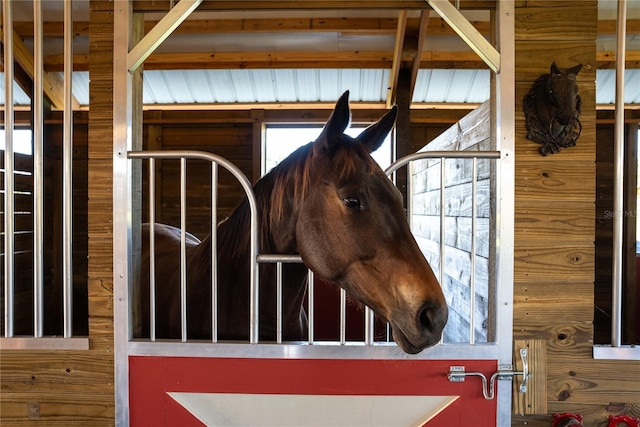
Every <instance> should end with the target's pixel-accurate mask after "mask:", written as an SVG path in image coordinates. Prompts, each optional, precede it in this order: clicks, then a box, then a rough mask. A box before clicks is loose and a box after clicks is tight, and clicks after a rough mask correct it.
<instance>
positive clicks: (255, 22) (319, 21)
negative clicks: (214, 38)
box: [13, 17, 640, 39]
mask: <svg viewBox="0 0 640 427" xmlns="http://www.w3.org/2000/svg"><path fill="white" fill-rule="evenodd" d="M157 23H158V21H145V23H144V26H145V33H148V32H149V31H150V30H151V29H152V28H153V27H154V26H155V25H156V24H157ZM472 24H473V26H474V27H475V28H476V29H477V30H478V31H479V32H480V33H481V34H482V35H484V36H488V35H489V34H490V30H491V29H490V23H489V22H488V21H473V22H472ZM418 25H419V19H418V18H412V17H409V18H408V19H407V29H412V28H418ZM397 26H398V24H397V19H396V18H354V17H349V18H333V17H328V18H281V19H270V18H246V19H245V18H243V19H189V20H187V21H184V22H183V23H182V24H180V26H179V27H178V28H176V29H175V30H174V32H173V34H203V35H205V34H233V33H247V32H273V33H276V32H288V31H296V32H344V33H350V34H361V35H382V34H389V35H391V34H394V33H395V31H396V28H397ZM13 28H14V30H15V31H16V32H17V33H18V34H19V35H20V37H22V38H23V39H24V38H30V37H33V22H27V21H18V22H14V23H13ZM42 29H43V33H44V36H45V37H60V38H61V37H62V22H44V23H43V24H42ZM627 31H628V32H629V33H630V34H636V33H640V19H628V20H627ZM73 32H74V34H75V35H76V36H88V35H89V22H81V21H79V22H74V23H73ZM615 33H616V22H615V21H614V20H603V21H598V35H613V34H615ZM455 34H456V33H455V31H453V29H452V28H451V27H450V26H449V25H448V24H447V23H446V22H445V21H444V20H443V19H442V18H429V23H428V32H427V36H452V35H455Z"/></svg>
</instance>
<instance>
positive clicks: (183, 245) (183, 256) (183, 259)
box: [180, 157, 187, 342]
mask: <svg viewBox="0 0 640 427" xmlns="http://www.w3.org/2000/svg"><path fill="white" fill-rule="evenodd" d="M186 205H187V159H186V158H184V157H182V158H181V159H180V324H181V326H182V342H186V341H187V206H186Z"/></svg>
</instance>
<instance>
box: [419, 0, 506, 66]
mask: <svg viewBox="0 0 640 427" xmlns="http://www.w3.org/2000/svg"><path fill="white" fill-rule="evenodd" d="M428 2H429V6H431V7H432V8H433V9H434V10H435V11H436V12H438V15H440V16H441V17H442V19H444V20H445V21H447V23H448V24H449V25H450V26H451V28H453V29H454V30H455V32H456V33H458V35H459V36H460V37H461V38H462V40H464V41H465V42H466V43H467V45H468V46H469V47H470V48H471V49H473V50H474V52H476V53H477V54H478V56H480V57H481V58H482V60H483V61H485V62H486V63H487V65H488V66H489V68H491V69H492V70H493V71H494V72H496V73H497V72H499V71H500V53H499V52H498V51H497V50H496V49H495V48H494V47H493V46H491V43H489V42H488V41H487V39H485V38H484V36H483V35H482V34H480V33H479V32H478V30H476V29H475V28H474V27H473V25H471V23H470V22H469V21H468V20H467V18H465V17H464V15H462V14H461V13H460V11H459V10H458V9H456V8H455V7H454V6H453V5H452V4H451V3H449V1H448V0H428Z"/></svg>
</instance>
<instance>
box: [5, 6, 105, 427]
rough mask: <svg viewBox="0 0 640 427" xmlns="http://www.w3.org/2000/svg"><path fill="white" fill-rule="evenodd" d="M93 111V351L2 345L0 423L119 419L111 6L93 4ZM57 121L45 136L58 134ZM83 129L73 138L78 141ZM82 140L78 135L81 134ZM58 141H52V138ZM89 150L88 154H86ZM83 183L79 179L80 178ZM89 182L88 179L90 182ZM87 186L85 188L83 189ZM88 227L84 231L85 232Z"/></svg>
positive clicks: (89, 201)
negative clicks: (114, 285)
mask: <svg viewBox="0 0 640 427" xmlns="http://www.w3.org/2000/svg"><path fill="white" fill-rule="evenodd" d="M91 10H92V13H91V18H90V26H91V28H90V32H91V36H90V39H89V43H90V55H89V56H90V60H89V72H90V74H91V83H90V92H91V106H90V107H91V110H90V113H89V123H90V124H89V126H88V128H85V129H88V131H85V133H84V138H85V141H87V144H85V146H84V148H83V147H82V146H81V145H79V147H80V148H79V149H78V150H79V151H78V152H77V153H76V154H78V155H79V156H81V157H84V159H85V160H84V162H85V164H86V167H85V169H84V170H85V173H84V176H85V177H86V181H84V182H85V183H84V185H82V184H80V187H79V188H78V189H76V190H75V191H79V192H85V191H86V193H85V194H86V197H84V200H85V204H84V205H83V204H82V203H77V204H76V207H78V208H79V209H82V207H83V206H85V207H86V208H85V209H84V211H85V212H86V220H85V221H84V227H83V226H82V223H83V221H79V222H78V223H77V224H74V225H76V227H77V228H78V231H79V232H84V233H85V237H84V239H83V240H84V241H85V242H86V248H87V249H86V254H87V255H85V259H86V260H87V261H86V262H87V273H86V277H85V278H84V286H85V288H86V289H87V293H88V317H87V314H85V319H86V318H88V326H89V350H85V351H75V350H73V351H72V350H65V351H53V350H27V351H23V350H3V351H2V353H1V355H0V377H1V378H2V400H1V402H0V413H1V417H2V421H1V423H2V425H3V426H5V425H7V426H9V425H12V426H13V425H18V426H20V425H24V426H31V425H42V426H86V425H88V424H91V425H95V426H109V425H113V424H114V417H115V388H114V357H113V355H114V346H113V301H112V297H113V272H112V264H113V261H112V248H113V245H112V241H113V232H112V227H111V224H112V199H113V194H112V184H111V182H112V167H111V166H112V156H113V153H112V151H113V149H112V147H113V132H112V127H113V119H112V112H111V110H112V105H113V102H112V99H113V98H112V93H113V61H112V60H113V53H112V52H113V3H112V2H100V1H92V2H91ZM56 133H57V132H56V130H55V126H53V127H51V128H49V132H48V137H50V138H55V135H56ZM80 136H81V134H79V135H76V137H77V138H79V137H80ZM79 139H81V138H79ZM47 143H48V144H51V145H52V146H55V145H56V144H55V142H54V141H53V140H49V141H47ZM83 153H84V154H83ZM78 182H80V181H78ZM88 183H91V184H90V185H88ZM83 186H84V187H85V189H82V188H81V187H83ZM82 228H84V230H82Z"/></svg>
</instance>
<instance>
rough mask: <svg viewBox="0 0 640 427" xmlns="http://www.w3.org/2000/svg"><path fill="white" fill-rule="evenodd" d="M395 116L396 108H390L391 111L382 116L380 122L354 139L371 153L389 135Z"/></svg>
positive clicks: (396, 114) (396, 113)
mask: <svg viewBox="0 0 640 427" xmlns="http://www.w3.org/2000/svg"><path fill="white" fill-rule="evenodd" d="M397 116H398V107H397V106H395V105H394V106H393V108H391V110H390V111H389V112H387V114H385V115H384V116H382V118H381V119H380V120H378V121H377V122H376V123H374V124H372V125H371V126H369V127H368V128H366V129H365V130H363V131H362V133H361V134H360V135H358V138H356V139H358V140H359V141H360V142H362V143H364V145H366V147H367V148H368V149H369V152H370V153H373V152H374V151H376V150H377V149H378V148H379V147H380V146H381V145H382V143H383V142H384V139H385V138H386V137H387V134H388V133H389V131H390V130H391V128H393V125H394V124H395V122H396V117H397Z"/></svg>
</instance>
